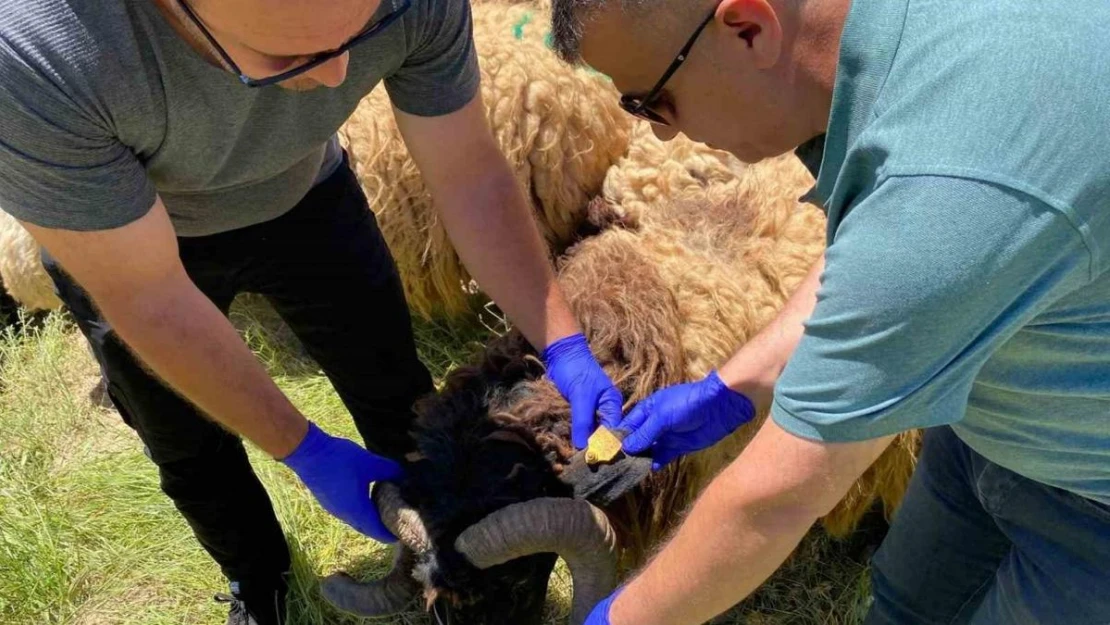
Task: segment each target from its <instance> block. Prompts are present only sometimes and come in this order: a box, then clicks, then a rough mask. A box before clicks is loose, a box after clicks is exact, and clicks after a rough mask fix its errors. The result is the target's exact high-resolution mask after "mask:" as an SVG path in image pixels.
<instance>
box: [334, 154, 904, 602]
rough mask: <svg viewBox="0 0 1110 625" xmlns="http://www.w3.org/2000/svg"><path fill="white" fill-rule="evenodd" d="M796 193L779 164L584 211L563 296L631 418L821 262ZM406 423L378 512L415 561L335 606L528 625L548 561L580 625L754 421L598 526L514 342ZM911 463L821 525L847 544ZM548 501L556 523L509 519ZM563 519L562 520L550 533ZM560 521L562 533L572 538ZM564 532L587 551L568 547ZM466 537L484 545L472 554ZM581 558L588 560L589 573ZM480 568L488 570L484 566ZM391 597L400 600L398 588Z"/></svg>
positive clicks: (728, 348) (528, 360)
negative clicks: (399, 519) (405, 445)
mask: <svg viewBox="0 0 1110 625" xmlns="http://www.w3.org/2000/svg"><path fill="white" fill-rule="evenodd" d="M807 179H808V175H807V174H805V173H804V170H802V169H801V168H800V165H799V164H798V163H797V162H796V161H795V160H794V159H793V158H792V157H791V158H782V159H776V160H774V161H770V162H767V163H764V164H760V165H757V166H753V167H750V168H747V169H746V170H745V171H744V173H743V175H742V176H741V177H740V178H739V179H736V180H734V181H732V182H729V183H727V184H724V185H714V187H713V188H712V189H709V190H708V191H703V192H701V193H699V194H697V195H695V196H693V197H692V198H690V199H686V200H682V201H671V202H665V203H649V204H645V208H644V211H643V213H642V214H632V213H628V212H623V211H620V210H615V207H613V206H611V205H609V204H607V203H606V202H604V201H602V200H599V201H595V202H592V203H591V205H590V208H589V212H590V219H589V223H590V224H592V225H593V226H594V227H596V229H597V230H600V232H599V233H596V234H595V236H591V237H588V238H586V239H584V240H582V241H581V242H580V243H578V244H576V245H575V246H574V247H572V248H571V249H569V250H568V252H567V254H566V255H565V257H563V258H562V259H561V260H560V263H559V273H558V276H559V283H560V285H561V287H562V289H563V290H564V293H565V294H566V296H567V298H568V301H569V302H570V304H571V307H572V308H573V309H574V312H575V314H576V315H577V317H578V319H579V320H580V321H581V322H582V324H583V326H584V328H585V331H586V334H587V335H588V337H589V339H590V343H591V346H592V347H593V349H594V351H595V354H596V355H597V357H598V360H599V362H601V364H602V365H603V367H604V368H605V369H606V371H607V372H608V373H609V375H610V376H611V377H612V379H613V380H614V382H615V383H616V384H617V385H618V386H619V387H620V389H621V390H622V392H623V393H624V396H625V398H626V399H627V402H628V406H631V405H633V404H635V403H636V402H637V401H640V400H642V399H644V398H645V397H647V396H648V395H649V394H650V393H651V392H653V391H654V390H657V389H659V388H662V387H664V386H667V385H670V384H675V383H679V382H684V381H688V380H690V379H695V378H698V377H700V376H702V375H704V374H705V373H707V372H708V370H709V369H710V368H712V367H715V366H717V365H719V364H720V363H721V362H722V361H723V360H725V359H726V358H728V356H729V355H731V353H733V351H734V350H735V349H736V348H737V347H738V346H740V345H742V344H743V343H744V342H745V341H747V340H748V339H750V338H751V337H752V336H753V335H754V334H755V333H757V332H758V331H759V330H760V329H761V328H762V327H763V326H764V325H766V324H767V323H768V322H769V321H770V320H771V319H772V318H773V317H774V315H775V314H776V313H777V312H778V310H780V309H781V307H782V305H783V304H784V303H785V301H786V299H788V297H789V295H790V294H791V293H792V291H793V289H794V288H796V286H797V285H798V284H799V283H800V281H801V280H802V278H803V277H804V275H805V273H806V272H807V270H808V268H809V267H810V266H811V264H812V263H813V261H814V260H815V259H816V258H817V257H818V255H819V254H821V253H822V250H823V240H824V235H823V226H824V219H823V215H822V214H821V213H820V211H818V210H817V209H816V208H814V207H812V206H808V205H805V204H801V203H799V202H797V199H796V198H797V197H798V195H799V194H800V193H801V191H804V190H805V188H806V184H807ZM418 412H419V413H420V414H421V417H420V421H419V425H418V427H417V429H416V430H415V432H414V435H415V437H416V440H417V447H418V449H419V450H420V452H419V455H418V456H416V457H413V458H412V459H411V462H410V465H409V472H410V477H409V478H407V479H406V480H405V481H403V482H402V483H401V484H400V485H399V487H398V488H397V489H395V490H394V489H387V492H389V493H390V497H389V502H388V503H386V502H385V501H383V500H381V499H379V508H380V509H382V511H383V514H385V515H386V516H392V517H396V515H397V510H398V509H403V510H404V513H405V515H406V516H407V518H408V519H409V520H410V521H409V522H410V524H413V525H417V526H419V527H420V528H421V531H420V532H417V534H418V535H419V536H420V540H418V541H416V542H413V541H410V540H403V542H404V544H405V546H406V549H407V550H408V551H410V552H412V554H410V555H406V556H404V557H401V558H399V560H398V563H399V566H400V568H398V569H397V570H395V572H394V573H393V574H391V576H390V577H389V578H387V579H388V580H390V581H389V582H388V583H376V584H373V585H370V586H364V585H360V584H359V583H357V582H355V581H354V580H351V579H350V578H347V577H345V576H342V575H339V576H337V577H333V578H332V579H330V580H328V581H327V582H325V585H324V589H325V594H326V595H327V596H328V597H329V598H330V599H331V600H332V601H333V602H334V603H336V604H337V605H339V606H340V607H342V608H345V609H347V610H352V611H355V612H362V613H368V612H372V613H376V614H381V613H384V612H387V611H389V610H395V609H399V605H400V602H401V601H403V595H405V594H406V593H409V594H408V595H407V596H408V597H409V599H411V596H412V594H416V593H419V592H420V591H423V593H424V595H425V597H426V598H428V599H430V600H432V604H431V605H433V606H435V607H436V609H437V610H441V611H446V612H452V614H453V617H454V618H453V620H452V621H451V622H455V623H485V622H507V621H506V620H505V619H506V618H508V619H509V620H508V622H514V623H536V622H538V612H537V611H536V610H538V607H537V605H538V604H539V603H542V598H543V596H544V591H545V590H546V585H547V577H546V576H547V574H548V572H549V571H550V568H551V564H552V560H551V559H550V556H543V554H545V553H550V552H552V551H554V552H561V553H562V554H563V555H564V557H565V558H566V559H567V561H568V564H570V565H571V573H572V575H573V577H574V580H575V600H574V608H573V615H572V622H574V623H578V622H581V619H584V617H585V614H586V611H587V610H588V609H589V606H590V604H592V602H594V601H596V600H597V598H598V597H599V596H603V595H604V594H605V593H606V592H607V591H608V590H610V589H611V587H612V584H613V581H612V580H614V577H613V576H614V574H616V572H617V571H618V570H619V569H621V568H624V569H626V570H627V569H628V568H630V567H635V566H637V565H639V564H641V563H642V562H643V560H644V558H645V556H646V554H647V553H648V552H649V550H650V549H652V548H653V547H655V546H657V545H658V544H659V542H660V541H661V540H662V538H663V537H664V536H665V535H666V534H667V532H668V531H669V530H670V528H671V527H672V526H673V524H674V523H675V522H676V520H677V519H679V518H680V517H681V513H682V511H683V510H684V509H685V508H686V507H687V506H688V505H689V504H690V503H691V502H692V500H693V499H694V497H696V495H697V494H698V493H699V492H701V490H702V489H703V488H704V486H705V485H706V484H707V483H708V481H709V480H710V479H711V478H712V477H713V476H714V475H715V474H716V473H717V472H718V471H719V470H720V469H721V468H723V467H724V466H725V465H726V464H727V463H728V462H729V461H730V460H731V459H732V458H734V457H735V456H736V455H737V454H738V453H739V452H740V451H741V450H742V449H743V447H744V446H745V445H746V444H747V442H748V441H749V440H750V438H751V437H752V436H753V435H754V432H755V431H756V430H757V429H758V427H759V425H760V423H762V421H763V420H764V419H765V417H766V415H760V416H759V417H758V418H757V419H756V420H755V421H753V422H752V423H750V424H748V425H745V426H744V427H742V428H740V430H738V431H737V432H736V433H735V434H733V435H732V436H731V437H729V438H728V439H726V440H725V441H722V442H721V443H720V444H718V445H716V446H714V447H713V448H710V449H708V450H706V451H704V452H701V453H698V454H693V455H691V456H688V457H686V458H684V459H682V460H680V461H678V462H676V463H674V464H673V465H671V466H669V467H668V468H667V469H665V470H664V471H661V472H659V473H657V474H654V475H652V476H650V477H649V478H648V479H646V480H645V481H644V482H643V483H641V484H639V486H637V487H635V488H633V489H632V490H631V491H630V492H628V493H627V494H625V495H624V496H623V497H621V498H619V499H618V500H616V501H615V502H611V505H607V506H606V507H605V509H604V513H602V512H601V511H600V510H599V509H598V508H596V507H594V506H593V505H591V504H589V503H586V502H582V501H576V500H574V499H570V490H569V489H573V488H574V487H575V486H577V484H576V482H575V479H577V478H578V477H581V475H582V473H581V472H580V471H578V472H576V471H570V470H569V468H568V463H570V461H571V458H572V452H573V450H572V449H571V447H570V446H569V442H568V441H569V408H568V406H567V404H566V402H565V401H564V400H563V399H562V397H561V396H560V395H559V393H558V392H557V390H556V389H555V388H554V387H553V385H551V383H550V382H549V381H547V380H546V379H544V378H543V377H542V368H541V367H540V366H539V363H538V361H537V360H536V359H535V357H534V354H533V353H532V352H531V350H530V348H529V346H528V345H527V344H526V343H525V342H524V341H523V340H522V339H521V338H520V337H519V336H518V335H516V334H515V333H514V334H510V335H508V336H506V337H502V338H500V339H497V340H495V341H493V342H492V343H491V344H490V345H489V346H488V347H487V349H486V352H485V353H484V354H483V355H482V357H481V358H480V359H479V363H478V364H477V365H475V366H472V367H466V368H463V369H460V370H458V371H456V372H454V373H453V374H452V375H451V376H450V378H449V380H448V382H447V385H446V387H445V388H444V389H443V390H442V391H441V392H440V394H439V395H438V396H436V397H433V398H430V399H428V400H426V401H425V402H423V403H422V404H421V405H420V407H419V410H418ZM915 454H916V437H915V435H913V434H907V435H904V436H902V437H900V440H899V442H898V444H896V445H895V446H893V447H891V449H890V450H889V451H888V452H887V453H886V454H884V455H883V456H882V457H881V458H880V459H879V460H878V461H877V462H876V463H875V465H874V466H873V467H872V468H871V470H870V471H869V472H868V474H867V475H865V476H864V477H863V478H861V480H860V481H859V483H858V484H857V486H856V488H855V489H854V491H853V492H852V493H851V494H850V495H849V496H848V497H846V498H845V500H844V501H843V502H842V504H841V506H839V507H838V508H837V509H836V510H835V511H834V512H833V513H832V514H830V515H829V517H828V518H826V519H825V524H826V527H827V528H829V530H830V531H832V532H834V533H838V534H843V533H846V532H847V531H849V530H850V529H851V528H852V527H853V526H854V525H855V524H856V523H857V522H858V521H859V519H860V518H861V517H862V516H863V512H865V511H866V510H867V509H868V508H869V507H870V504H871V503H872V502H873V501H874V500H875V499H881V500H882V501H883V502H884V503H885V504H886V505H887V506H888V507H893V506H895V505H897V502H898V501H899V500H900V498H901V495H902V493H903V491H904V488H905V485H906V482H907V481H908V478H909V474H910V472H912V469H913V464H914V457H915ZM487 467H488V468H487ZM572 475H573V476H575V477H568V476H572ZM536 502H539V503H536ZM555 505H562V506H564V507H565V510H566V511H567V512H565V513H563V514H562V515H561V516H558V515H557V516H545V515H550V514H551V513H550V512H540V511H536V512H519V511H521V510H530V509H533V508H530V506H535V508H534V510H541V509H546V507H550V506H555ZM486 515H489V516H486ZM505 515H508V516H510V517H512V522H506V520H505V518H504V516H505ZM520 515H522V516H520ZM533 515H535V516H533ZM563 517H565V518H566V519H574V521H570V520H555V519H560V518H563ZM572 522H573V523H574V524H575V528H576V529H575V532H568V531H567V530H566V529H565V527H564V526H565V524H568V523H572ZM582 528H588V531H586V530H584V529H582ZM576 532H577V533H580V534H581V535H583V536H589V537H592V538H591V539H588V540H587V539H582V540H584V541H585V542H584V543H583V542H581V541H580V542H578V543H577V544H575V543H573V542H572V541H571V538H572V537H573V535H576ZM611 533H615V534H616V541H617V545H618V547H619V550H618V552H616V553H614V551H613V550H612V549H611V539H610V538H609V537H610V535H611ZM410 534H411V531H409V530H408V529H406V528H402V535H410ZM473 535H483V536H487V538H486V539H485V540H484V541H482V542H480V543H477V544H476V543H475V542H474V541H473V540H472V539H471V537H472V536H473ZM489 535H493V536H494V538H489V537H488V536H489ZM583 550H585V551H586V553H589V554H593V555H594V556H595V557H594V558H593V559H592V560H588V561H587V563H586V564H583V563H582V559H581V557H580V554H581V552H582V551H583ZM567 554H569V556H568V555H567ZM514 556H515V557H519V558H521V559H520V560H514V559H513V557H514ZM544 557H548V558H549V559H546V560H545V559H543V558H544ZM572 560H573V561H572ZM490 565H500V567H498V566H494V567H493V568H489V569H488V570H483V568H484V567H487V566H490ZM516 566H519V567H521V568H519V569H517V568H510V567H516ZM406 567H411V568H409V569H406ZM576 569H577V570H576ZM399 580H403V581H399ZM409 580H416V581H417V583H416V584H412V583H410V582H409ZM597 580H609V581H608V582H605V583H603V582H598V581H597ZM580 586H581V588H580ZM603 586H608V587H605V588H603ZM402 587H403V588H405V589H406V593H402V592H398V591H397V589H398V588H402ZM387 590H388V592H387ZM383 597H393V599H394V601H393V602H392V603H390V602H387V601H384V600H383V599H382V598H383ZM371 598H372V599H371ZM367 607H373V608H374V610H372V611H368V610H365V609H362V608H367ZM381 608H385V610H384V611H383V610H382V609H381ZM494 616H496V618H494ZM510 616H511V618H509V617H510Z"/></svg>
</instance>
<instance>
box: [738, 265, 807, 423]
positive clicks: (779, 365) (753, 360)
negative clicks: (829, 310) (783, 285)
mask: <svg viewBox="0 0 1110 625" xmlns="http://www.w3.org/2000/svg"><path fill="white" fill-rule="evenodd" d="M824 268H825V258H824V256H822V257H821V258H819V259H818V260H817V262H815V263H814V265H813V267H812V268H811V269H810V271H809V273H808V274H806V277H805V279H804V280H803V281H802V282H801V283H800V284H799V285H798V288H797V289H796V290H795V291H794V294H793V295H791V296H790V299H789V300H787V303H786V305H785V306H784V307H783V309H782V311H781V312H780V313H779V315H778V316H777V317H775V319H774V321H772V322H771V323H770V324H768V326H767V327H766V328H764V329H763V331H761V332H760V333H759V334H757V335H756V336H755V337H754V338H753V339H752V340H750V341H748V343H747V344H745V345H744V347H743V348H741V349H740V351H738V352H737V353H736V354H735V355H734V356H733V357H732V358H731V359H729V361H728V362H726V363H725V364H724V365H722V366H721V368H720V371H719V372H720V375H721V379H722V380H724V382H725V383H726V384H728V385H729V386H730V387H731V388H733V389H735V390H737V391H739V392H741V393H743V394H744V395H746V396H747V397H748V398H749V399H751V400H752V403H753V404H755V407H756V410H757V411H758V412H762V411H766V410H767V409H768V408H770V406H771V399H772V395H773V391H774V386H775V382H776V381H777V380H778V378H779V375H780V374H781V373H782V370H783V369H784V368H785V367H786V363H787V361H788V360H790V356H791V355H792V354H793V353H794V349H795V348H797V346H798V342H799V341H801V339H802V334H803V333H804V330H805V328H804V325H803V324H804V323H805V321H806V320H807V319H809V317H810V316H811V315H812V314H813V309H814V307H815V306H816V305H817V289H818V287H820V279H821V272H822V271H824Z"/></svg>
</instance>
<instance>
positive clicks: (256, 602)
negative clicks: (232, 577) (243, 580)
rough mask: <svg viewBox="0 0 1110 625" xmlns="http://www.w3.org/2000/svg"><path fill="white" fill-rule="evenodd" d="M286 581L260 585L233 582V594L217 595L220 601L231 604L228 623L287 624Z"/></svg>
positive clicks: (229, 624) (250, 624)
mask: <svg viewBox="0 0 1110 625" xmlns="http://www.w3.org/2000/svg"><path fill="white" fill-rule="evenodd" d="M287 592H288V589H287V587H286V585H285V582H284V581H283V582H280V583H279V584H278V585H277V586H276V587H275V586H274V585H273V584H270V585H267V586H266V587H258V586H252V585H247V584H240V583H239V582H232V583H231V594H230V595H228V594H224V593H219V594H217V595H216V596H215V599H216V601H219V602H220V603H228V604H231V605H230V607H229V609H228V614H227V625H285V595H286V593H287Z"/></svg>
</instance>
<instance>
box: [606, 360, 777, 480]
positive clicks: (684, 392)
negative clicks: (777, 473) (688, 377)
mask: <svg viewBox="0 0 1110 625" xmlns="http://www.w3.org/2000/svg"><path fill="white" fill-rule="evenodd" d="M754 416H755V407H754V406H752V402H751V401H750V400H749V399H748V398H747V397H745V396H744V395H742V394H740V393H737V392H736V391H734V390H732V389H730V388H729V387H728V386H727V385H725V383H724V382H723V381H721V378H720V376H719V375H717V372H716V371H712V372H710V374H709V375H707V376H706V377H705V378H704V379H702V380H699V381H697V382H690V383H688V384H678V385H675V386H669V387H667V388H665V389H662V390H659V391H656V392H655V393H652V394H651V395H650V396H649V397H648V398H647V399H645V400H644V401H642V402H640V403H639V404H636V407H635V408H633V409H632V412H630V413H628V416H627V417H625V419H624V421H622V422H621V424H620V426H619V427H620V428H621V429H627V430H630V432H631V433H630V434H629V435H628V436H627V437H625V439H624V445H623V447H624V451H625V452H626V453H628V454H639V453H642V452H644V451H647V450H648V449H651V459H652V469H654V470H656V471H658V470H659V469H661V468H663V467H664V466H666V465H667V464H668V463H669V462H671V461H672V460H674V459H676V458H679V457H681V456H684V455H686V454H688V453H692V452H695V451H700V450H702V449H705V448H706V447H709V446H711V445H713V444H714V443H716V442H717V441H719V440H721V439H722V438H724V437H726V436H728V435H729V434H731V433H732V432H733V431H734V430H736V428H738V427H740V426H741V425H743V424H745V423H747V422H748V421H751V420H752V417H754Z"/></svg>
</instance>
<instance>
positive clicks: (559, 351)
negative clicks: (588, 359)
mask: <svg viewBox="0 0 1110 625" xmlns="http://www.w3.org/2000/svg"><path fill="white" fill-rule="evenodd" d="M583 350H586V351H589V343H588V342H587V341H586V336H585V335H584V334H582V333H581V332H573V333H570V334H567V335H564V336H561V337H559V338H558V339H555V340H554V341H551V342H550V343H549V344H548V345H547V346H546V347H544V348H543V353H542V354H541V355H542V357H543V361H544V364H546V365H548V366H550V365H551V364H552V363H553V362H554V361H557V360H559V359H561V358H564V357H566V356H569V355H571V354H573V353H575V352H581V351H583Z"/></svg>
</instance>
